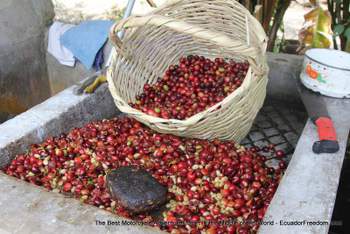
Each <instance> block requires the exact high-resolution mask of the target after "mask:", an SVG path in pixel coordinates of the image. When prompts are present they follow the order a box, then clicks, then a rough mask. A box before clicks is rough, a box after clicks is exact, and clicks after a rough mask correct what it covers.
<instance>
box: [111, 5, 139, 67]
mask: <svg viewBox="0 0 350 234" xmlns="http://www.w3.org/2000/svg"><path fill="white" fill-rule="evenodd" d="M134 5H135V0H129V1H128V4H127V6H126V9H125V12H124V14H123V19H126V18H127V17H129V16H130V15H131V12H132V9H133V8H134ZM123 36H124V30H122V31H119V32H118V37H119V38H120V39H122V38H123ZM113 53H115V49H114V47H112V49H111V52H110V53H109V56H108V60H107V62H106V67H108V66H109V65H110V63H111V60H112V55H113Z"/></svg>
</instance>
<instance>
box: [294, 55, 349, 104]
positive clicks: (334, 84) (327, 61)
mask: <svg viewBox="0 0 350 234" xmlns="http://www.w3.org/2000/svg"><path fill="white" fill-rule="evenodd" d="M300 78H301V82H302V83H303V84H304V85H305V86H306V87H307V88H309V89H311V90H313V91H315V92H320V93H321V94H323V95H326V96H331V97H337V98H350V53H346V52H343V51H339V50H330V49H310V50H308V51H307V52H306V53H305V58H304V63H303V70H302V73H301V75H300Z"/></svg>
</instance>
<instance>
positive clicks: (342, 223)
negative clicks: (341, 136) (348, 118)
mask: <svg viewBox="0 0 350 234" xmlns="http://www.w3.org/2000/svg"><path fill="white" fill-rule="evenodd" d="M349 210H350V141H348V148H347V150H346V155H345V158H344V163H343V169H342V172H341V177H340V184H339V188H338V193H337V199H336V203H335V207H334V211H333V217H332V223H331V227H330V229H329V234H347V233H350V216H349Z"/></svg>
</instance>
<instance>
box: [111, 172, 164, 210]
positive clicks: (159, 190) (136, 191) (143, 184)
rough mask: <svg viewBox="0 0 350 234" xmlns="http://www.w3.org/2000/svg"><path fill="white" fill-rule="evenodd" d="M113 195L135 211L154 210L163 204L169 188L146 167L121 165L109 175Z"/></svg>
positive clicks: (127, 207) (125, 206)
mask: <svg viewBox="0 0 350 234" xmlns="http://www.w3.org/2000/svg"><path fill="white" fill-rule="evenodd" d="M107 185H108V188H109V191H110V193H111V197H112V198H114V199H116V200H119V201H120V203H121V204H122V205H123V206H124V208H126V209H128V210H129V211H131V212H133V213H144V212H148V211H152V210H154V209H156V208H158V207H159V206H161V205H163V204H164V203H165V202H166V199H167V196H166V194H167V189H166V188H165V187H164V186H163V185H161V184H160V183H159V182H158V181H157V180H156V179H154V178H153V177H152V175H151V174H149V173H148V172H147V171H146V170H144V169H139V168H136V167H134V166H126V167H120V168H118V169H116V170H113V171H111V172H110V173H108V175H107Z"/></svg>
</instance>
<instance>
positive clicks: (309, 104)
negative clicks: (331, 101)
mask: <svg viewBox="0 0 350 234" xmlns="http://www.w3.org/2000/svg"><path fill="white" fill-rule="evenodd" d="M297 86H298V90H299V93H300V96H301V99H302V101H303V103H304V105H305V108H306V110H307V112H308V115H309V117H310V118H312V119H317V118H318V117H321V116H324V117H329V115H328V110H327V105H326V102H325V101H324V99H323V96H322V95H321V94H320V93H316V92H313V91H312V90H310V89H308V88H306V87H305V86H304V85H303V84H302V83H301V82H300V80H299V79H298V80H297Z"/></svg>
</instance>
